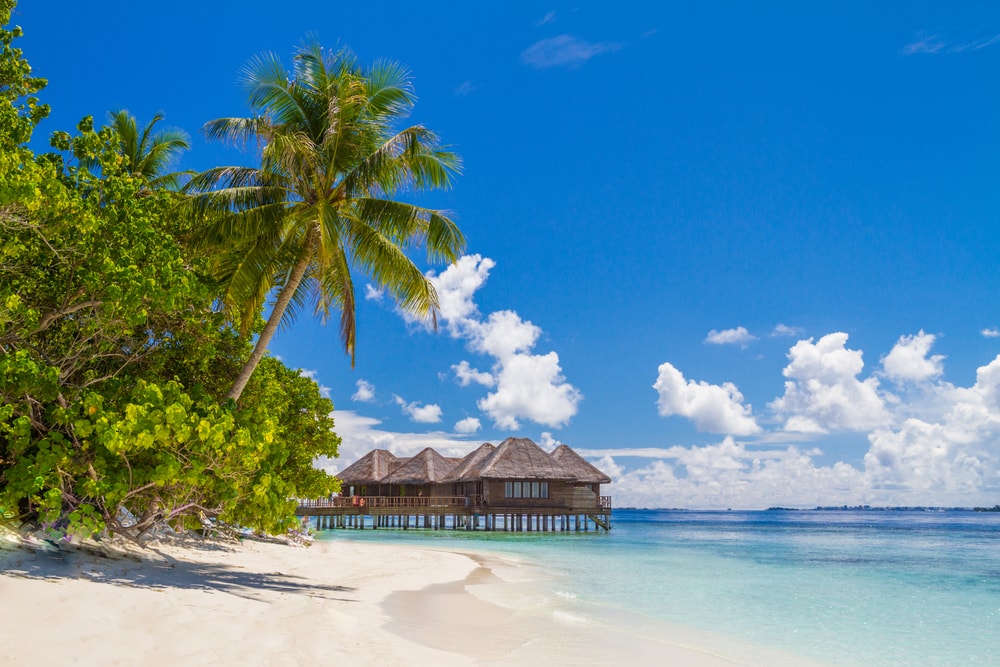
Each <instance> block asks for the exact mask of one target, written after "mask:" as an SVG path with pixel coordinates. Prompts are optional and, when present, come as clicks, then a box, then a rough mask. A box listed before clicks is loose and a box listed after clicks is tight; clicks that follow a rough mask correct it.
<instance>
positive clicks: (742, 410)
mask: <svg viewBox="0 0 1000 667" xmlns="http://www.w3.org/2000/svg"><path fill="white" fill-rule="evenodd" d="M653 388H654V389H656V391H657V393H658V394H659V396H660V397H659V400H658V401H657V405H658V407H659V411H660V415H661V416H663V417H669V416H671V415H680V416H682V417H687V418H688V419H690V420H692V421H693V422H694V424H695V426H697V427H698V429H700V430H702V431H709V432H711V433H730V434H733V435H750V434H753V433H757V432H758V431H760V427H759V426H758V425H757V422H756V421H754V418H753V415H752V410H751V408H750V406H749V405H743V394H741V393H740V390H739V389H737V388H736V385H734V384H732V383H731V382H726V383H723V384H722V385H715V384H709V383H707V382H695V381H694V380H690V381H687V380H685V379H684V375H683V374H682V373H681V372H680V371H679V370H677V369H676V368H674V366H673V365H671V364H669V363H663V364H660V368H659V376H658V377H657V378H656V383H655V384H654V385H653Z"/></svg>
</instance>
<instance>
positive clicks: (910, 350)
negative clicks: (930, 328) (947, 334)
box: [882, 329, 944, 382]
mask: <svg viewBox="0 0 1000 667" xmlns="http://www.w3.org/2000/svg"><path fill="white" fill-rule="evenodd" d="M934 341H935V336H934V335H933V334H927V333H924V331H923V329H921V330H920V333H918V334H917V335H915V336H900V337H899V341H898V342H897V343H896V345H895V346H894V347H893V348H892V350H890V351H889V354H887V355H885V356H884V357H882V369H883V370H884V371H885V375H886V377H888V378H889V379H890V380H893V381H894V382H923V381H925V380H931V379H933V378H936V377H939V376H940V375H941V374H942V373H944V366H943V364H942V362H943V361H944V356H943V355H940V354H935V355H934V356H931V357H928V356H927V354H928V353H929V352H930V350H931V346H932V345H934Z"/></svg>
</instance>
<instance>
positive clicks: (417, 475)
mask: <svg viewBox="0 0 1000 667" xmlns="http://www.w3.org/2000/svg"><path fill="white" fill-rule="evenodd" d="M454 467H455V461H454V460H449V459H446V458H445V457H443V456H441V455H440V454H438V453H437V452H436V451H434V450H433V449H431V448H430V447H428V448H427V449H424V450H423V451H421V452H420V453H419V454H417V455H416V456H414V457H413V458H411V459H410V460H409V461H407V462H406V463H404V464H403V465H401V466H399V467H397V468H395V469H394V470H393V471H392V472H391V473H389V474H388V475H386V476H385V477H383V478H382V480H381V481H382V483H383V484H430V483H432V482H440V481H442V479H444V476H445V475H447V474H448V473H449V472H451V469H452V468H454Z"/></svg>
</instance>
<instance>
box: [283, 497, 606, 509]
mask: <svg viewBox="0 0 1000 667" xmlns="http://www.w3.org/2000/svg"><path fill="white" fill-rule="evenodd" d="M505 500H506V501H507V502H504V503H502V505H503V506H510V505H512V503H511V502H510V499H505ZM529 504H530V501H522V502H519V503H517V504H516V506H528V505H529ZM485 506H486V503H485V502H484V501H483V497H482V496H479V495H473V496H334V497H333V498H318V499H315V500H310V499H303V500H299V507H300V508H302V509H313V510H315V509H319V510H322V509H348V508H355V509H359V510H360V509H361V508H365V509H379V510H420V509H424V508H428V509H431V508H433V509H436V510H441V509H447V508H455V509H464V508H482V507H485ZM546 507H547V506H546V505H541V506H539V509H545V508H546ZM591 507H593V506H591ZM567 509H571V510H585V509H587V508H586V507H581V506H577V505H572V506H571V507H569V508H567ZM595 509H601V510H607V511H610V510H611V496H601V497H600V500H599V503H598V506H597V508H595Z"/></svg>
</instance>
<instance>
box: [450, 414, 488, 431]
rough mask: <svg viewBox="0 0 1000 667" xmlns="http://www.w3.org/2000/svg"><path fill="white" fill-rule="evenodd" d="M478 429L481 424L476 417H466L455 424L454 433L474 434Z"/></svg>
mask: <svg viewBox="0 0 1000 667" xmlns="http://www.w3.org/2000/svg"><path fill="white" fill-rule="evenodd" d="M480 428H482V424H481V423H480V421H479V419H478V418H477V417H466V418H465V419H462V420H459V421H457V422H455V433H475V432H476V431H478V430H479V429H480Z"/></svg>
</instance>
